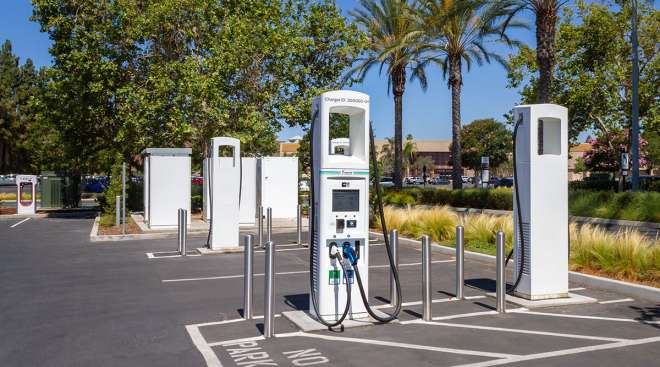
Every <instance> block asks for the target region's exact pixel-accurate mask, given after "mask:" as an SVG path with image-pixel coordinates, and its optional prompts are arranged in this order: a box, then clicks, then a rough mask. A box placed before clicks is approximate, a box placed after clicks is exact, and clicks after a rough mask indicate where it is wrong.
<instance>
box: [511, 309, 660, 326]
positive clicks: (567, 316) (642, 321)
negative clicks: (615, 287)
mask: <svg viewBox="0 0 660 367" xmlns="http://www.w3.org/2000/svg"><path fill="white" fill-rule="evenodd" d="M512 312H520V313H524V314H529V315H538V316H550V317H565V318H569V319H586V320H600V321H614V322H636V323H641V324H660V321H650V320H649V321H645V320H636V319H623V318H617V317H603V316H587V315H572V314H565V313H550V312H537V311H522V310H521V311H512Z"/></svg>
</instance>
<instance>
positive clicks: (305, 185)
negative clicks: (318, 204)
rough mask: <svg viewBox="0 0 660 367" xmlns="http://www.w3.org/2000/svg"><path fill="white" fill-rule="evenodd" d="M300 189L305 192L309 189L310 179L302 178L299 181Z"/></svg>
mask: <svg viewBox="0 0 660 367" xmlns="http://www.w3.org/2000/svg"><path fill="white" fill-rule="evenodd" d="M298 190H300V191H303V192H307V191H309V181H307V180H300V182H298Z"/></svg>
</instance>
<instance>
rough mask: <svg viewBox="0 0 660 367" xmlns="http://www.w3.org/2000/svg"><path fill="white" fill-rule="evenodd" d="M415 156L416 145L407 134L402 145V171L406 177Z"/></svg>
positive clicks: (408, 174)
mask: <svg viewBox="0 0 660 367" xmlns="http://www.w3.org/2000/svg"><path fill="white" fill-rule="evenodd" d="M416 156H417V144H415V141H414V140H413V136H412V134H408V135H407V136H406V142H405V143H404V144H403V157H404V160H403V169H404V170H405V171H406V176H410V167H411V166H412V165H413V164H414V162H415V157H416Z"/></svg>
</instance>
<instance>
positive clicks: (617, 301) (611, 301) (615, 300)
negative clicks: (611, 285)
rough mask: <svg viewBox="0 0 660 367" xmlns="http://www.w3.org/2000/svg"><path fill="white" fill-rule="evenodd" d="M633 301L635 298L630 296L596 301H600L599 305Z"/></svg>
mask: <svg viewBox="0 0 660 367" xmlns="http://www.w3.org/2000/svg"><path fill="white" fill-rule="evenodd" d="M633 301H635V300H634V299H632V298H621V299H611V300H609V301H600V302H598V303H600V304H601V305H609V304H610V303H621V302H633Z"/></svg>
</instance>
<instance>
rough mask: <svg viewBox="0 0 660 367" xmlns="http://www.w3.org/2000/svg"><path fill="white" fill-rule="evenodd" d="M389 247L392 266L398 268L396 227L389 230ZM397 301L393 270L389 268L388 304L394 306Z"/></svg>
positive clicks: (397, 235)
mask: <svg viewBox="0 0 660 367" xmlns="http://www.w3.org/2000/svg"><path fill="white" fill-rule="evenodd" d="M390 247H391V248H392V260H393V261H394V267H395V268H396V269H397V270H399V232H398V231H397V230H396V229H393V230H391V231H390ZM398 301H399V300H398V299H397V294H396V282H395V280H394V272H393V271H392V269H390V304H391V305H392V306H394V305H396V304H397V302H398Z"/></svg>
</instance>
